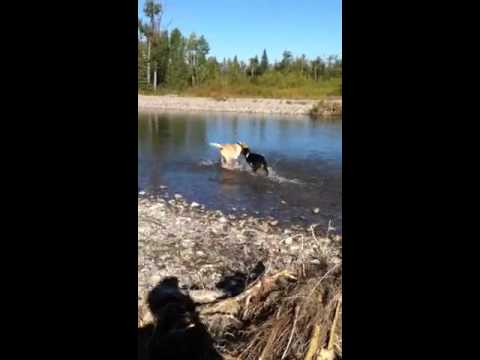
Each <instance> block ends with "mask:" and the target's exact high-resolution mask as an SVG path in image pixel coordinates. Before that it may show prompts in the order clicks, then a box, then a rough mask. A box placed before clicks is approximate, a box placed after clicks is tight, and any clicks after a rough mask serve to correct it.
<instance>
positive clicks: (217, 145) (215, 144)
mask: <svg viewBox="0 0 480 360" xmlns="http://www.w3.org/2000/svg"><path fill="white" fill-rule="evenodd" d="M210 146H213V147H216V148H219V149H222V148H223V145H221V144H217V143H210Z"/></svg>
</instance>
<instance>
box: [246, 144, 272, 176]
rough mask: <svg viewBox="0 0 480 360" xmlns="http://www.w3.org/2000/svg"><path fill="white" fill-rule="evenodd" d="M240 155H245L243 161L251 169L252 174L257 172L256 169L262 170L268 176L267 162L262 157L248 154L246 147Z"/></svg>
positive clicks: (248, 150)
mask: <svg viewBox="0 0 480 360" xmlns="http://www.w3.org/2000/svg"><path fill="white" fill-rule="evenodd" d="M242 154H243V155H245V159H246V160H247V163H248V165H250V167H251V168H252V169H253V172H257V170H258V169H260V168H263V170H265V173H266V174H267V176H268V167H267V161H266V160H265V158H264V157H263V156H262V155H260V154H254V153H252V152H250V149H249V148H248V147H244V148H243V149H242Z"/></svg>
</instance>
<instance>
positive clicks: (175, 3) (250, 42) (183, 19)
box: [138, 0, 342, 62]
mask: <svg viewBox="0 0 480 360" xmlns="http://www.w3.org/2000/svg"><path fill="white" fill-rule="evenodd" d="M144 2H145V0H139V3H138V13H139V16H140V17H141V18H143V4H144ZM160 3H161V4H162V5H163V7H164V15H163V18H162V28H163V29H165V26H167V25H168V30H170V31H171V30H173V29H174V28H175V27H178V28H179V29H180V31H181V32H182V34H183V35H184V36H185V35H188V34H190V33H191V32H195V33H197V34H199V35H200V34H201V35H204V36H205V38H206V39H207V41H208V43H209V45H210V53H209V55H211V56H216V57H217V59H218V60H219V61H221V60H222V59H223V58H224V57H230V58H233V57H234V56H235V55H237V56H238V58H239V60H244V61H247V60H248V59H249V58H251V57H253V56H255V55H258V56H260V55H261V54H262V51H263V49H264V48H265V49H266V50H267V54H268V58H269V60H270V61H271V62H273V61H274V60H280V59H281V56H282V53H283V51H284V50H289V51H291V52H292V53H293V54H294V56H300V55H301V54H305V55H306V56H307V58H310V59H311V58H315V57H317V56H322V57H324V56H327V55H340V56H341V54H342V0H243V1H242V0H161V1H160Z"/></svg>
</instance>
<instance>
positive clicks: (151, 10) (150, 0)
mask: <svg viewBox="0 0 480 360" xmlns="http://www.w3.org/2000/svg"><path fill="white" fill-rule="evenodd" d="M143 12H144V14H145V16H146V17H147V18H148V19H149V20H150V24H149V25H146V24H144V25H143V29H144V32H145V35H146V37H147V82H148V84H150V83H151V82H150V76H151V60H152V42H153V37H154V35H155V30H156V25H157V22H156V20H157V16H158V15H160V14H161V13H162V5H161V4H159V3H157V2H156V0H147V1H146V2H145V5H144V7H143ZM158 28H160V23H158Z"/></svg>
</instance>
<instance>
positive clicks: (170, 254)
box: [138, 190, 341, 324]
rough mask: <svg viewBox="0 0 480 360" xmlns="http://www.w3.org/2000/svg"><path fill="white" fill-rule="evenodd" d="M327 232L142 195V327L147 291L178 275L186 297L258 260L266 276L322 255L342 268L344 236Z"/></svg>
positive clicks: (176, 196)
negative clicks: (167, 278) (160, 282)
mask: <svg viewBox="0 0 480 360" xmlns="http://www.w3.org/2000/svg"><path fill="white" fill-rule="evenodd" d="M326 231H327V229H322V228H320V227H319V226H317V227H312V226H309V227H302V226H300V225H293V226H291V227H288V228H285V227H282V226H280V225H279V223H278V221H276V220H275V219H273V218H257V217H253V216H250V215H248V214H242V213H240V214H238V215H232V214H230V215H225V214H223V213H222V212H220V211H214V210H209V209H206V208H205V207H204V206H203V205H201V204H197V203H195V202H193V203H188V202H187V201H185V200H184V198H183V197H182V196H181V195H180V194H174V195H173V196H172V195H171V194H168V192H167V190H165V193H164V194H157V195H155V196H153V195H152V196H150V195H146V194H143V193H142V194H139V197H138V307H139V324H140V323H141V322H142V320H141V319H142V318H144V317H145V314H144V312H145V300H146V297H147V294H148V292H149V291H151V290H152V288H154V286H155V285H156V284H157V283H158V282H159V281H160V280H161V279H163V278H165V277H168V276H174V277H177V278H178V280H179V286H180V288H182V289H183V291H185V292H186V293H188V289H207V290H208V289H212V290H213V289H216V285H217V284H218V283H219V281H220V280H221V279H222V278H223V277H225V276H226V275H229V274H230V275H231V274H233V273H235V272H243V273H248V272H249V271H250V270H251V269H252V268H254V267H255V266H258V264H259V262H260V263H262V264H263V265H264V266H265V273H266V274H268V273H274V272H276V271H282V270H288V269H291V268H292V267H294V266H295V265H298V264H299V263H302V264H309V263H310V264H315V263H317V262H319V259H320V258H321V257H322V258H325V257H326V258H328V259H329V262H331V263H332V264H340V263H341V237H340V236H339V235H337V234H327V232H326ZM263 265H262V266H263Z"/></svg>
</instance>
